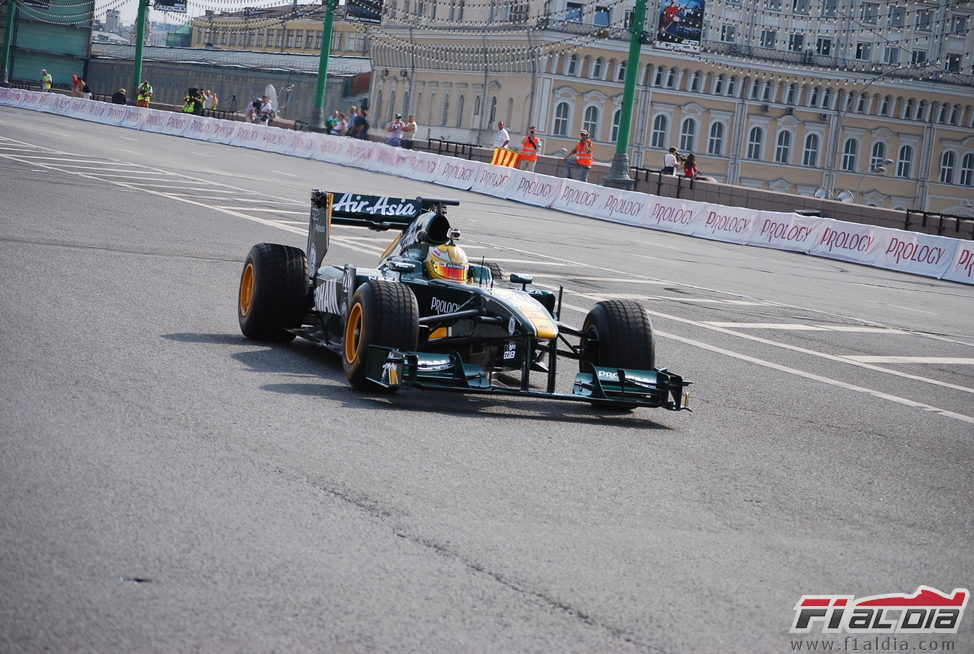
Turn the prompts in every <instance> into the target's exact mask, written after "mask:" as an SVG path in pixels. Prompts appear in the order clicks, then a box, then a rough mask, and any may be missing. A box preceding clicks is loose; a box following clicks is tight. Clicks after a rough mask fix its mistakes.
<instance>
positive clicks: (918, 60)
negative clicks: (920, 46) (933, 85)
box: [910, 50, 927, 66]
mask: <svg viewBox="0 0 974 654" xmlns="http://www.w3.org/2000/svg"><path fill="white" fill-rule="evenodd" d="M926 60H927V51H926V50H914V51H913V54H912V55H911V57H910V63H912V64H913V65H914V66H919V65H920V64H922V63H924V62H926Z"/></svg>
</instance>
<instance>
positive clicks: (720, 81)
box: [714, 74, 724, 95]
mask: <svg viewBox="0 0 974 654" xmlns="http://www.w3.org/2000/svg"><path fill="white" fill-rule="evenodd" d="M723 91H724V76H723V74H721V75H718V76H717V81H716V82H714V95H721V94H722V93H723Z"/></svg>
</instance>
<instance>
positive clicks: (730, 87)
mask: <svg viewBox="0 0 974 654" xmlns="http://www.w3.org/2000/svg"><path fill="white" fill-rule="evenodd" d="M727 95H729V96H731V97H733V96H735V95H737V75H731V78H730V79H729V80H727Z"/></svg>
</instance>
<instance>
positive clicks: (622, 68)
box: [616, 61, 626, 82]
mask: <svg viewBox="0 0 974 654" xmlns="http://www.w3.org/2000/svg"><path fill="white" fill-rule="evenodd" d="M616 81H617V82H624V81H626V62H624V61H620V62H619V72H618V73H617V74H616Z"/></svg>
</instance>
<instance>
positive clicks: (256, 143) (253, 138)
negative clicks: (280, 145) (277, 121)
mask: <svg viewBox="0 0 974 654" xmlns="http://www.w3.org/2000/svg"><path fill="white" fill-rule="evenodd" d="M266 129H268V127H267V126H266V125H256V124H252V123H240V125H238V126H237V131H236V132H235V133H234V135H233V139H231V141H230V145H236V146H239V147H241V148H254V149H257V148H260V145H261V143H263V142H264V131H265V130H266Z"/></svg>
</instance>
